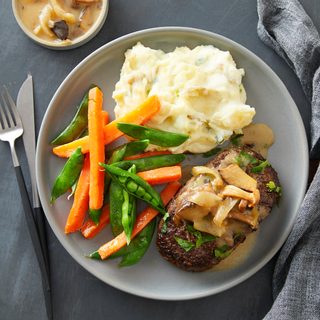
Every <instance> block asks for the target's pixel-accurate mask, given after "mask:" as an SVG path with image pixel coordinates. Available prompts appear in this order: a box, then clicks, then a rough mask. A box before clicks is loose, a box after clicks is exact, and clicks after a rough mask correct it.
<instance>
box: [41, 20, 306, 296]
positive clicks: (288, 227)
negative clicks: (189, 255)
mask: <svg viewBox="0 0 320 320" xmlns="http://www.w3.org/2000/svg"><path fill="white" fill-rule="evenodd" d="M160 32H161V33H164V32H168V33H173V32H174V33H177V32H178V33H179V32H180V33H192V34H194V35H201V36H207V37H210V38H212V39H215V40H218V41H222V42H224V43H226V44H229V45H230V46H232V47H235V48H237V49H238V50H240V51H241V52H243V53H245V54H246V55H248V56H250V58H251V59H253V60H254V61H255V62H256V63H258V64H259V65H260V66H261V67H262V68H263V69H264V71H265V72H266V73H268V74H269V75H270V76H271V77H272V78H273V80H274V81H275V83H276V84H277V85H278V86H279V88H281V90H282V91H283V93H284V94H285V95H286V97H287V99H288V102H289V106H290V109H291V111H292V113H293V116H294V117H295V120H296V124H297V125H298V127H299V128H300V129H303V130H297V131H298V133H297V135H298V138H299V139H300V141H301V142H302V146H303V149H302V150H301V155H302V161H303V163H302V168H301V169H302V172H301V175H302V177H304V181H303V185H301V186H300V188H301V193H300V196H299V198H298V199H297V201H296V206H295V210H294V211H295V212H294V215H292V216H291V219H290V223H288V224H287V225H286V228H285V230H284V232H283V233H282V235H281V237H280V240H279V241H278V242H277V245H275V246H274V247H273V248H272V250H271V251H270V253H269V254H268V255H266V256H265V257H264V259H262V261H261V262H260V263H258V264H256V265H255V266H254V267H253V268H251V269H250V270H248V272H246V273H245V274H244V275H243V276H240V277H238V278H237V279H235V280H234V281H232V282H229V283H228V284H226V285H225V286H221V287H220V288H218V289H215V290H206V291H204V292H202V293H200V294H188V293H185V294H184V295H181V296H179V297H168V298H166V297H163V296H159V295H158V294H152V293H151V294H150V293H148V295H146V294H145V293H144V292H142V291H139V290H137V288H135V290H133V289H132V288H128V287H126V286H123V285H119V283H117V282H115V281H113V280H112V279H108V278H106V276H105V275H102V274H100V273H98V272H95V271H92V270H90V268H89V267H88V266H87V265H86V263H84V262H83V260H80V258H79V257H78V256H77V255H76V254H75V253H74V252H73V250H72V246H69V245H68V244H67V243H66V242H65V239H64V235H63V234H60V232H59V230H58V228H57V226H56V225H55V224H54V222H53V219H52V218H51V217H50V215H49V214H47V213H46V211H47V210H48V208H46V207H45V206H44V207H43V209H44V212H45V214H46V217H47V219H48V222H49V224H50V226H51V228H52V229H53V231H54V233H55V235H56V236H57V238H58V239H59V241H60V243H61V244H62V245H63V247H64V248H65V249H66V250H67V252H68V253H69V254H70V255H71V256H72V257H73V258H74V259H75V260H76V261H77V262H78V263H79V264H80V265H81V266H82V267H83V268H84V269H86V270H87V271H88V272H90V273H91V274H93V275H94V276H95V277H97V278H98V279H100V280H101V281H103V282H105V283H107V284H109V285H111V286H113V287H115V288H117V289H119V290H122V291H124V292H128V293H131V294H134V295H137V296H140V297H144V298H150V299H156V300H176V301H182V300H190V299H198V298H202V297H207V296H210V295H213V294H216V293H220V292H223V291H225V290H227V289H230V288H232V287H234V286H236V285H238V284H239V283H241V282H243V281H245V280H246V279H248V278H249V277H251V276H252V275H253V274H255V273H256V272H257V271H259V270H260V269H261V268H262V267H263V266H265V265H266V264H267V263H268V262H269V261H270V260H271V259H272V258H273V256H274V255H275V254H276V253H277V252H278V250H279V249H280V248H281V246H282V245H283V244H284V242H285V240H286V239H287V237H288V235H289V233H290V232H291V230H292V227H293V224H294V222H295V220H296V217H297V214H298V211H299V208H300V206H301V203H302V201H303V198H304V194H305V191H306V187H307V181H308V168H309V161H308V159H309V151H308V142H307V137H306V132H305V129H304V124H303V122H302V118H301V116H300V113H299V110H298V108H297V106H296V104H295V102H294V100H293V99H292V97H291V95H290V94H289V92H288V90H287V88H286V87H285V85H284V84H283V82H282V81H281V80H280V78H279V77H278V75H277V74H276V73H275V72H274V71H273V70H272V69H271V68H270V67H269V66H268V65H267V64H266V63H265V62H264V61H263V60H261V59H260V58H259V57H258V56H256V55H255V54H254V53H253V52H251V51H250V50H248V49H246V48H245V47H244V46H242V45H240V44H238V43H237V42H235V41H233V40H230V39H228V38H226V37H224V36H221V35H218V34H216V33H213V32H210V31H205V30H202V29H196V28H190V27H170V26H168V27H157V28H149V29H143V30H140V31H136V32H132V33H130V34H127V35H124V36H121V37H119V38H116V39H114V40H112V41H110V42H108V43H106V44H105V45H103V46H102V47H100V48H98V49H97V50H95V51H94V52H92V53H91V54H90V55H88V56H87V57H86V58H85V59H83V60H82V61H81V62H80V63H79V64H78V65H77V66H76V67H75V68H74V69H73V70H72V71H71V72H70V73H69V74H68V76H67V77H66V78H65V79H64V80H63V82H62V83H61V84H60V86H59V87H58V89H57V90H56V92H55V94H54V96H53V97H52V99H51V101H50V103H49V107H48V108H47V111H46V113H45V115H44V118H43V120H42V124H41V127H40V131H39V141H38V144H37V150H36V176H37V185H38V187H39V188H38V189H39V196H40V200H41V199H44V198H45V195H44V193H43V191H42V188H41V185H42V178H41V172H40V166H39V164H40V162H41V152H40V150H39V148H40V147H39V146H41V144H42V143H43V136H44V135H43V131H44V125H43V124H44V123H46V122H47V119H48V117H49V114H50V110H51V109H52V107H53V105H54V103H55V100H56V99H57V98H58V96H59V95H60V93H61V91H62V89H63V87H64V85H65V84H67V83H68V82H69V81H70V80H71V79H72V77H73V76H74V74H75V73H76V72H77V71H78V70H79V69H81V68H82V67H83V66H84V65H85V64H87V63H88V62H89V61H90V60H92V59H93V58H94V57H95V56H97V55H99V54H100V53H101V52H103V51H105V50H106V49H108V48H110V47H112V46H115V45H117V44H119V43H121V42H123V41H126V40H128V39H131V38H135V37H137V36H140V35H145V34H156V33H160ZM41 202H42V203H43V201H42V200H41ZM46 209H47V210H46Z"/></svg>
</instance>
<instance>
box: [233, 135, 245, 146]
mask: <svg viewBox="0 0 320 320" xmlns="http://www.w3.org/2000/svg"><path fill="white" fill-rule="evenodd" d="M243 136H244V134H243V133H239V134H237V135H236V136H235V137H234V138H232V139H231V143H232V144H233V145H234V146H238V145H239V141H238V138H240V137H243Z"/></svg>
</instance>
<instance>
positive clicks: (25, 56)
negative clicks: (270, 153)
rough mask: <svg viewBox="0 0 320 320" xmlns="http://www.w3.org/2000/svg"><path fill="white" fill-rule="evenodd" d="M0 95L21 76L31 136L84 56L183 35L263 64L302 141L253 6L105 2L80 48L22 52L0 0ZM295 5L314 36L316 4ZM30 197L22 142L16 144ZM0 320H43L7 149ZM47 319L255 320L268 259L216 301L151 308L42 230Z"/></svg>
mask: <svg viewBox="0 0 320 320" xmlns="http://www.w3.org/2000/svg"><path fill="white" fill-rule="evenodd" d="M0 2H1V10H0V30H1V38H0V85H6V86H7V87H8V88H9V91H10V93H11V95H12V96H13V98H14V100H15V99H16V96H17V93H18V90H19V88H20V86H21V84H22V83H23V81H24V80H25V78H26V76H27V73H28V72H29V71H30V72H31V74H32V75H33V77H34V94H35V117H36V119H35V121H36V132H37V133H38V132H39V129H40V125H41V121H42V118H43V116H44V113H45V111H46V108H47V106H48V104H49V102H50V100H51V98H52V96H53V95H54V93H55V91H56V89H57V88H58V86H59V85H60V83H61V82H62V81H63V79H64V78H65V77H66V76H67V75H68V74H69V72H70V71H71V70H72V69H73V68H74V67H75V66H76V65H77V64H78V63H79V62H80V61H82V60H83V59H84V58H85V57H86V56H88V55H89V54H90V53H92V52H93V51H94V50H96V49H98V48H99V47H101V46H102V45H104V44H105V43H107V42H109V41H111V40H113V39H116V38H118V37H120V36H122V35H125V34H128V33H131V32H134V31H138V30H142V29H146V28H152V27H159V26H186V27H194V28H199V29H204V30H207V31H211V32H215V33H218V34H220V35H223V36H225V37H228V38H230V39H232V40H234V41H236V42H238V43H240V44H241V45H243V46H244V47H246V48H247V49H249V50H251V51H252V52H253V53H255V54H256V55H257V56H259V57H260V58H261V59H262V60H264V61H265V62H266V63H267V64H268V65H269V66H270V67H271V68H272V69H273V70H274V71H275V72H276V74H277V75H278V76H279V77H280V78H281V80H282V81H283V82H284V84H285V85H286V87H287V89H288V91H289V93H290V94H291V95H292V97H293V99H294V100H295V102H296V104H297V106H298V108H299V110H300V113H301V116H302V118H303V121H304V124H305V128H306V131H307V135H308V138H309V131H310V130H309V121H310V107H309V102H308V100H307V99H306V97H305V95H304V93H303V91H302V89H301V86H300V84H299V81H298V80H297V78H296V76H295V74H294V73H293V72H292V70H291V69H290V68H289V67H288V66H287V64H286V63H285V62H284V61H283V60H282V59H281V58H280V57H279V56H278V55H277V54H276V53H275V52H273V51H272V50H271V49H269V48H268V47H266V46H265V45H264V44H263V43H262V42H261V41H260V39H259V38H258V36H257V32H256V27H257V22H258V16H257V8H256V5H257V4H256V1H255V0H241V1H239V0H228V1H220V0H199V1H191V0H184V1H183V0H171V1H170V0H163V1H150V0H131V1H126V0H110V7H109V14H108V17H107V20H106V23H105V25H104V26H103V28H102V30H101V31H100V32H99V34H98V35H97V36H96V37H95V38H94V39H93V40H91V41H90V42H89V43H87V44H85V45H84V46H82V47H80V48H77V49H74V50H70V51H68V50H67V51H53V50H49V49H45V48H43V47H40V46H39V45H37V44H35V43H34V42H32V41H31V40H30V39H29V38H27V36H25V34H24V33H23V32H22V30H21V29H20V28H19V26H18V24H17V23H16V21H15V19H14V16H13V12H12V7H11V1H9V0H0ZM301 4H302V5H303V7H304V8H305V10H306V11H307V13H308V14H309V15H310V16H311V18H312V19H313V21H314V23H315V25H316V26H317V28H318V30H320V15H319V12H320V2H319V0H301ZM16 147H17V152H18V156H19V159H20V163H21V167H22V171H23V173H24V176H25V180H26V183H27V188H28V191H29V194H30V196H31V182H30V177H29V173H28V167H27V161H26V157H25V153H24V150H23V145H22V140H21V139H18V140H17V143H16ZM0 177H1V178H0V179H1V183H0V208H1V219H0V242H1V246H0V257H1V258H0V270H1V273H0V319H25V320H27V319H32V320H36V319H45V317H46V312H45V305H44V299H43V292H42V286H41V279H40V272H39V269H38V266H37V263H36V259H35V253H34V250H33V247H32V244H31V241H30V236H29V233H28V229H27V228H26V222H25V218H24V214H23V207H22V204H21V201H20V197H19V192H18V185H17V182H16V178H15V175H14V170H13V165H12V159H11V154H10V150H9V145H8V144H7V143H4V142H1V143H0ZM46 230H47V238H48V247H49V255H50V269H51V281H52V294H53V307H54V319H104V318H108V319H166V318H168V319H209V318H210V319H237V320H240V319H262V318H263V317H264V315H265V314H266V313H267V312H268V310H269V309H270V308H271V306H272V274H273V269H274V266H275V262H276V257H274V258H273V259H272V260H271V261H270V262H269V263H268V264H267V265H266V266H264V267H263V268H262V269H261V270H260V271H258V272H257V273H256V274H255V275H253V276H252V277H251V278H249V279H247V280H246V281H244V282H243V283H241V284H239V285H237V286H236V287H234V288H232V289H229V290H227V291H225V292H223V293H220V294H217V295H214V296H210V297H206V298H201V299H196V300H191V301H172V302H171V301H156V300H151V299H147V298H141V297H137V296H134V295H131V294H127V293H124V292H122V291H119V290H118V289H116V288H113V287H111V286H109V285H107V284H105V283H103V282H101V281H100V280H98V279H96V278H95V277H94V276H92V275H91V274H90V273H89V272H87V271H86V270H84V269H83V268H82V267H81V266H80V265H79V264H77V263H76V262H75V261H74V260H73V258H71V256H70V255H69V254H68V253H67V252H66V250H65V249H64V248H63V247H62V245H61V244H60V242H59V241H58V239H57V238H56V236H55V235H54V233H53V232H52V230H51V228H50V226H49V225H48V224H46Z"/></svg>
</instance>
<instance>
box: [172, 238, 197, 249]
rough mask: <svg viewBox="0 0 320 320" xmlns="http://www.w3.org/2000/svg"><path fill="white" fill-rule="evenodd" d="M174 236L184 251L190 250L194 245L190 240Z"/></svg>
mask: <svg viewBox="0 0 320 320" xmlns="http://www.w3.org/2000/svg"><path fill="white" fill-rule="evenodd" d="M174 238H175V240H176V241H177V242H178V243H179V245H180V246H181V248H183V249H184V250H186V251H190V250H191V249H192V248H193V247H194V244H193V243H192V242H190V241H187V240H184V239H181V238H177V237H174Z"/></svg>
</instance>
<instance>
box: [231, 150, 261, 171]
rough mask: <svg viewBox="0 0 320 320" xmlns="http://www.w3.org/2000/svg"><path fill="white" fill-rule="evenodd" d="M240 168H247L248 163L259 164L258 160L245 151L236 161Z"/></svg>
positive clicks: (241, 152)
mask: <svg viewBox="0 0 320 320" xmlns="http://www.w3.org/2000/svg"><path fill="white" fill-rule="evenodd" d="M234 160H235V162H236V163H237V164H238V166H239V167H246V166H247V164H248V163H250V164H257V163H258V160H257V159H255V158H254V157H253V156H252V155H251V154H250V153H248V152H245V151H243V150H241V151H240V156H239V157H237V158H235V159H234Z"/></svg>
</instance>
